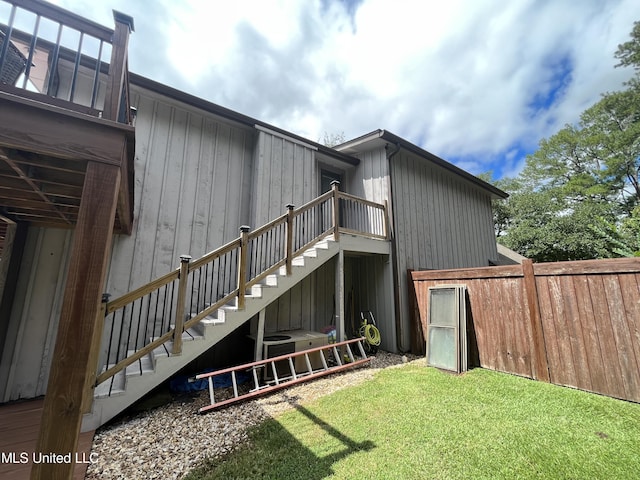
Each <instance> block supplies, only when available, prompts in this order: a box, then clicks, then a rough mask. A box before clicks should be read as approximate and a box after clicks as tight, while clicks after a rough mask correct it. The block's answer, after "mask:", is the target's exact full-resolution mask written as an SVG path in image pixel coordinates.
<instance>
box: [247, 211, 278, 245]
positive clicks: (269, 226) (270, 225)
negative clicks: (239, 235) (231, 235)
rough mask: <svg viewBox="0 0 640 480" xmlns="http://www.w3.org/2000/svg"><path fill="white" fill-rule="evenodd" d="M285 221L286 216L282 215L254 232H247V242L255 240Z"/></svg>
mask: <svg viewBox="0 0 640 480" xmlns="http://www.w3.org/2000/svg"><path fill="white" fill-rule="evenodd" d="M286 221H287V214H286V213H285V214H284V215H280V216H279V217H278V218H276V219H275V220H272V221H270V222H269V223H267V224H265V225H263V226H261V227H260V228H256V229H255V230H254V231H252V232H249V233H248V235H247V240H253V239H254V238H257V237H259V236H260V235H262V234H263V233H265V232H267V231H269V230H271V229H272V228H273V227H276V226H278V225H282V224H283V223H284V222H286Z"/></svg>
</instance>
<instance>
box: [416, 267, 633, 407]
mask: <svg viewBox="0 0 640 480" xmlns="http://www.w3.org/2000/svg"><path fill="white" fill-rule="evenodd" d="M409 275H410V278H411V280H412V282H413V285H414V289H415V301H416V307H417V311H418V312H419V316H420V322H421V325H422V331H423V332H426V321H427V311H428V310H427V308H428V305H427V303H428V288H429V287H431V286H434V285H439V284H454V283H455V284H463V285H466V287H467V292H468V304H467V309H468V315H469V314H470V316H471V327H472V332H471V335H470V339H471V341H472V342H474V341H475V345H472V346H471V347H472V349H473V348H476V347H477V352H478V359H479V364H480V366H481V367H484V368H488V369H491V370H498V371H502V372H508V373H514V374H517V375H521V376H525V377H529V378H533V379H536V380H542V381H547V382H548V381H550V382H552V383H554V384H557V385H566V386H571V387H576V388H579V389H582V390H587V391H590V392H597V393H601V394H604V395H608V396H612V397H616V398H621V399H625V400H631V401H634V402H640V259H627V258H625V259H612V260H585V261H575V262H554V263H540V264H533V263H532V262H531V261H530V260H526V261H525V262H524V263H523V264H522V265H513V266H505V267H484V268H472V269H455V270H439V271H420V272H418V271H415V272H410V273H409ZM473 337H475V338H473Z"/></svg>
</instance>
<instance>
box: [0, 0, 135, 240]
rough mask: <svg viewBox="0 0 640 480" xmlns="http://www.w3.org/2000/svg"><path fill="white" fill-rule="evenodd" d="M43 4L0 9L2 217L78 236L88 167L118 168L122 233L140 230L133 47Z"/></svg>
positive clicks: (122, 27) (8, 2)
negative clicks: (63, 229)
mask: <svg viewBox="0 0 640 480" xmlns="http://www.w3.org/2000/svg"><path fill="white" fill-rule="evenodd" d="M114 21H115V22H114V23H115V28H114V29H110V28H106V27H103V26H101V25H98V24H96V23H94V22H91V21H88V20H86V19H84V18H82V17H80V16H78V15H76V14H74V13H71V12H68V11H66V10H64V9H61V8H59V7H56V6H53V5H50V4H48V3H45V2H42V1H37V0H0V210H1V214H3V215H5V216H6V217H7V218H10V219H11V220H13V221H16V222H28V223H29V224H31V225H39V226H56V227H67V228H73V227H74V226H75V225H76V223H77V221H78V212H79V210H80V202H81V200H82V197H83V195H87V194H90V193H91V192H84V193H83V189H84V184H85V182H84V180H85V173H86V170H87V165H88V163H89V162H91V161H93V162H99V163H107V164H111V165H118V166H119V167H120V168H121V173H122V175H121V181H120V187H119V194H118V201H117V203H118V205H117V209H116V218H115V223H114V228H115V230H116V231H119V232H129V231H130V230H131V223H132V221H133V218H132V212H133V157H134V145H135V135H134V128H133V126H132V123H133V122H132V121H133V117H132V111H131V108H130V104H129V79H128V76H129V72H128V60H127V58H128V55H127V48H128V39H129V34H130V33H131V32H132V31H133V19H132V18H131V17H128V16H126V15H123V14H121V13H118V12H114Z"/></svg>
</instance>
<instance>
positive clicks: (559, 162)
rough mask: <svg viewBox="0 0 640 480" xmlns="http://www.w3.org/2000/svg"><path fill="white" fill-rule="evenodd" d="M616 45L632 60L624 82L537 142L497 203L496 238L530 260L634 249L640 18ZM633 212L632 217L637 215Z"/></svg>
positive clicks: (638, 199)
mask: <svg viewBox="0 0 640 480" xmlns="http://www.w3.org/2000/svg"><path fill="white" fill-rule="evenodd" d="M631 37H632V39H631V40H630V41H629V42H626V43H624V44H622V45H620V46H619V47H618V50H617V52H616V57H617V58H618V59H619V60H620V64H619V65H620V66H633V67H634V68H635V69H636V71H637V73H636V77H635V78H634V79H633V80H632V81H630V82H628V83H627V88H626V89H624V90H622V91H619V92H613V93H611V92H610V93H606V94H604V95H603V96H602V99H601V100H600V101H598V102H597V103H596V104H595V105H593V106H591V107H590V108H588V109H587V110H585V111H584V112H583V113H582V115H581V116H580V121H579V123H578V124H577V125H565V127H564V128H562V129H561V130H560V131H559V132H557V133H556V134H555V135H553V136H551V137H550V138H548V139H544V140H542V141H541V142H540V144H539V148H538V150H537V151H536V152H535V153H533V154H532V155H529V156H528V157H527V161H526V166H525V168H524V170H523V171H522V173H521V174H520V175H519V177H518V178H516V179H503V180H502V181H501V182H502V184H501V185H498V186H500V188H502V189H503V190H505V191H507V192H508V193H509V194H510V198H509V199H508V200H507V201H506V202H504V203H503V204H502V205H501V206H498V205H496V212H495V217H496V218H495V219H496V222H497V223H496V233H497V234H498V236H499V237H500V242H501V243H503V244H504V245H505V246H507V247H509V248H512V249H514V250H516V251H517V252H519V253H520V254H522V255H525V256H527V257H530V258H532V259H534V260H536V261H553V260H556V261H559V260H578V259H589V258H605V257H615V256H620V255H623V254H624V255H627V256H628V255H631V254H634V253H635V252H637V251H638V250H639V249H640V248H639V247H638V241H637V240H638V235H640V233H639V228H640V222H639V221H638V220H637V218H636V217H635V216H633V215H632V212H634V211H635V210H634V209H635V208H637V206H638V205H640V22H636V23H635V24H634V29H633V32H632V34H631ZM636 216H637V215H636Z"/></svg>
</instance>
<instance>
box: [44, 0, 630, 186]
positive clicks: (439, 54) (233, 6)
mask: <svg viewBox="0 0 640 480" xmlns="http://www.w3.org/2000/svg"><path fill="white" fill-rule="evenodd" d="M52 3H55V4H57V5H59V6H61V7H63V8H66V9H68V10H71V11H73V12H75V13H78V14H80V15H82V16H84V17H86V18H89V19H91V20H93V21H96V22H98V23H101V24H103V25H105V26H109V27H112V26H113V15H112V10H113V9H115V10H118V11H121V12H123V13H126V14H129V15H131V16H132V17H133V18H134V22H135V32H134V33H133V34H132V36H131V39H130V45H129V69H130V70H131V71H133V72H135V73H137V74H140V75H142V76H145V77H148V78H151V79H153V80H155V81H158V82H161V83H164V84H166V85H169V86H171V87H174V88H177V89H179V90H182V91H185V92H188V93H190V94H193V95H196V96H198V97H202V98H204V99H206V100H209V101H211V102H214V103H217V104H219V105H222V106H224V107H227V108H230V109H233V110H236V111H238V112H240V113H243V114H245V115H249V116H252V117H254V118H257V119H260V120H262V121H264V122H267V123H270V124H271V125H274V126H277V127H280V128H283V129H285V130H288V131H290V132H293V133H295V134H298V135H301V136H303V137H306V138H308V139H310V140H313V141H319V142H322V140H323V138H324V136H325V134H327V135H335V134H344V137H345V138H346V139H350V138H355V137H358V136H360V135H363V134H365V133H368V132H371V131H373V130H375V129H378V128H381V129H386V130H389V131H391V132H393V133H395V134H396V135H399V136H401V137H403V138H405V139H406V140H408V141H410V142H412V143H414V144H416V145H418V146H420V147H422V148H424V149H425V150H428V151H430V152H432V153H434V154H436V155H438V156H440V157H442V158H444V159H445V160H448V161H450V162H452V163H454V164H456V165H458V166H459V167H461V168H464V169H465V170H468V171H470V172H471V173H474V174H478V173H483V172H487V171H492V172H493V174H494V178H500V177H503V176H514V175H516V174H517V173H518V172H519V171H520V170H521V168H522V166H523V164H524V160H525V157H526V155H527V154H528V153H532V152H533V151H535V150H536V147H537V145H538V143H539V141H540V140H541V139H543V138H548V137H549V136H551V135H553V134H554V133H555V132H556V131H558V130H559V129H560V128H562V127H563V126H564V125H565V124H567V123H576V122H577V121H578V120H579V116H580V113H581V112H582V111H583V110H585V109H586V108H588V107H589V106H591V105H592V104H594V103H595V102H597V101H598V99H599V98H600V95H601V94H602V93H604V92H607V91H614V90H618V89H620V88H622V84H623V82H624V81H626V80H628V79H629V78H630V77H631V76H632V74H633V72H632V70H631V69H629V68H614V66H615V64H616V63H617V60H616V59H615V58H614V56H613V54H614V52H615V50H616V48H617V46H618V44H620V43H622V42H625V41H627V40H628V39H629V34H630V32H631V29H632V27H633V22H634V21H635V20H640V2H639V1H637V0H447V1H442V0H439V1H435V0H422V1H408V0H407V1H404V0H304V1H303V0H255V1H253V0H234V1H229V0H144V1H143V0H53V1H52Z"/></svg>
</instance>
